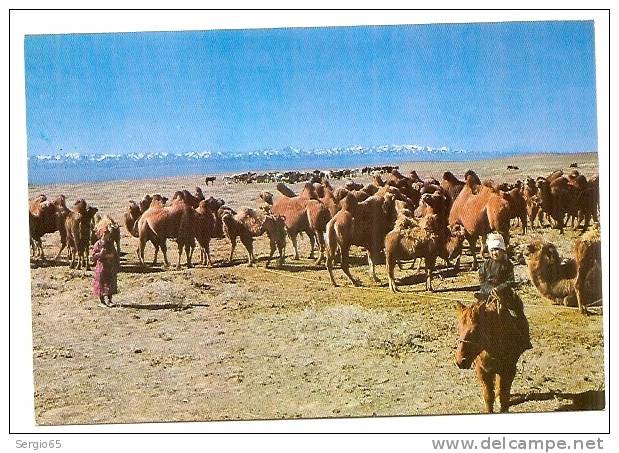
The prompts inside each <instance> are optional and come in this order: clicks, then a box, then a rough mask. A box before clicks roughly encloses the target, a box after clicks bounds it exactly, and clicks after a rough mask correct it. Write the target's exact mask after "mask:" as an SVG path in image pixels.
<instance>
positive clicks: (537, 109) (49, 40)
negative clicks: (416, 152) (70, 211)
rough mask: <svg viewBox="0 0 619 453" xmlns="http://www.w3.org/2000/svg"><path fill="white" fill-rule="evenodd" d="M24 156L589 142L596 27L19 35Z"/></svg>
mask: <svg viewBox="0 0 619 453" xmlns="http://www.w3.org/2000/svg"><path fill="white" fill-rule="evenodd" d="M25 59H26V61H25V65H26V114H27V133H28V153H29V154H50V153H56V152H58V150H59V149H62V150H63V151H62V152H82V153H104V152H112V153H124V152H149V151H168V152H185V151H207V150H210V151H223V152H227V151H230V152H243V151H252V150H258V149H263V148H283V147H286V146H293V147H300V148H318V147H335V146H349V145H364V146H370V145H380V144H407V143H408V144H419V145H429V146H443V145H447V146H451V147H452V148H461V149H466V150H470V151H478V152H491V151H497V152H505V151H512V152H530V151H591V150H596V149H597V134H596V127H597V126H596V100H595V56H594V29H593V22H589V21H573V22H519V23H518V22H514V23H496V24H444V25H412V26H368V27H364V26H362V27H337V28H302V29H272V30H234V31H233V30H231V31H207V32H151V33H114V34H90V35H88V34H73V35H33V36H27V37H26V39H25Z"/></svg>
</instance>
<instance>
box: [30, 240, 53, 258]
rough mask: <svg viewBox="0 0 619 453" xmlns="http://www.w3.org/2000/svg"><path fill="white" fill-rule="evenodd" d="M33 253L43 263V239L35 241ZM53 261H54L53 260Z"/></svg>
mask: <svg viewBox="0 0 619 453" xmlns="http://www.w3.org/2000/svg"><path fill="white" fill-rule="evenodd" d="M34 243H35V252H36V255H37V256H38V257H39V258H41V261H45V253H44V252H43V239H41V238H39V239H35V240H34ZM54 261H55V260H54Z"/></svg>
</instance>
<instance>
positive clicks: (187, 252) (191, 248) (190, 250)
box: [185, 242, 196, 269]
mask: <svg viewBox="0 0 619 453" xmlns="http://www.w3.org/2000/svg"><path fill="white" fill-rule="evenodd" d="M195 248H196V244H195V242H192V243H191V244H185V258H187V267H188V268H189V269H191V268H192V267H193V264H192V263H191V257H192V255H193V251H194V249H195Z"/></svg>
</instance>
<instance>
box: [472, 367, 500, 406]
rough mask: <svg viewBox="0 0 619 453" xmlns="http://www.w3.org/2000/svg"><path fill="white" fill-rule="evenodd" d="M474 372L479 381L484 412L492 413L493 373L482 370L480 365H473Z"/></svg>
mask: <svg viewBox="0 0 619 453" xmlns="http://www.w3.org/2000/svg"><path fill="white" fill-rule="evenodd" d="M475 372H476V374H477V377H478V378H479V381H480V382H481V390H482V395H483V397H484V404H485V406H486V412H487V413H488V414H492V412H494V397H495V396H494V373H488V372H487V371H484V370H483V369H482V368H481V367H480V366H476V367H475Z"/></svg>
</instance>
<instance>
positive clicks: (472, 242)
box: [466, 235, 478, 271]
mask: <svg viewBox="0 0 619 453" xmlns="http://www.w3.org/2000/svg"><path fill="white" fill-rule="evenodd" d="M466 240H467V241H468V243H469V250H470V252H471V255H473V267H472V270H474V271H476V270H477V266H478V264H477V236H476V235H475V236H474V235H467V236H466Z"/></svg>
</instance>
